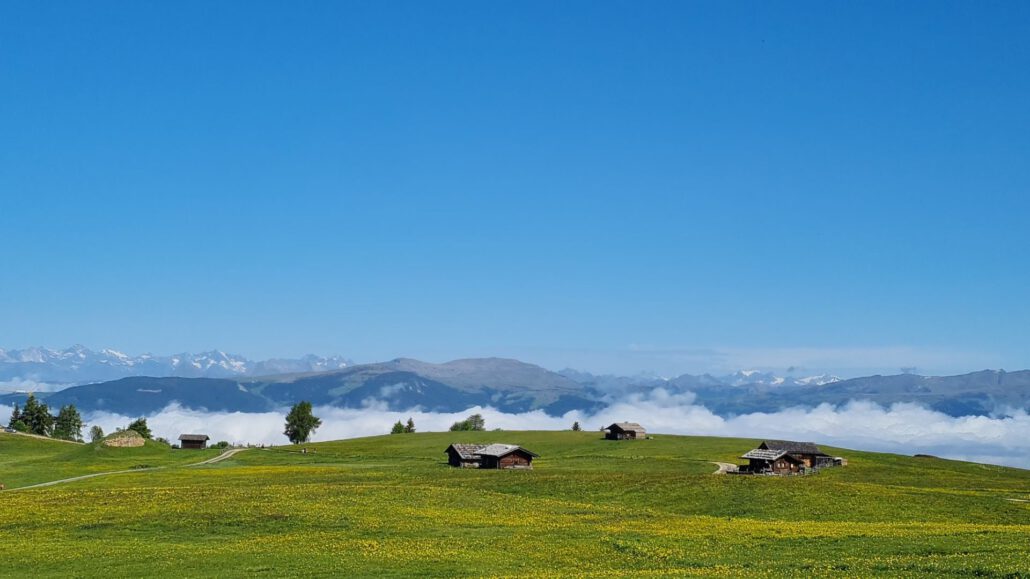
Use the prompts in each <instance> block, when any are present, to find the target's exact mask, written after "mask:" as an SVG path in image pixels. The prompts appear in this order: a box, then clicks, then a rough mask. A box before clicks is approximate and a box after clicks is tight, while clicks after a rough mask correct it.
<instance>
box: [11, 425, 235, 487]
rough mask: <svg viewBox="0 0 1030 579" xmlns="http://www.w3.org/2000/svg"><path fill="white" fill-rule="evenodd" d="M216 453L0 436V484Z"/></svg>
mask: <svg viewBox="0 0 1030 579" xmlns="http://www.w3.org/2000/svg"><path fill="white" fill-rule="evenodd" d="M218 453H219V451H216V450H203V451H199V452H198V451H193V453H192V454H191V453H187V452H173V451H172V449H171V448H169V447H168V445H165V444H161V443H158V442H153V441H147V443H146V445H144V446H142V447H139V448H109V447H105V446H101V445H93V444H77V443H72V442H60V441H55V440H50V439H46V438H39V437H34V436H23V435H19V434H7V433H0V483H2V484H4V485H6V486H7V488H15V487H21V486H26V485H30V484H35V483H42V482H46V481H52V480H57V479H64V478H70V477H74V476H80V475H85V474H90V473H95V472H107V471H113V470H125V469H133V468H147V467H155V466H175V465H181V464H187V463H192V462H200V461H202V460H204V459H206V458H212V457H215V456H218Z"/></svg>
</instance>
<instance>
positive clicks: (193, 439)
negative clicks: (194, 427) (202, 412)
mask: <svg viewBox="0 0 1030 579" xmlns="http://www.w3.org/2000/svg"><path fill="white" fill-rule="evenodd" d="M209 440H211V438H210V437H209V436H208V435H206V434H180V435H179V447H180V448H191V449H197V450H200V449H204V448H207V441H209Z"/></svg>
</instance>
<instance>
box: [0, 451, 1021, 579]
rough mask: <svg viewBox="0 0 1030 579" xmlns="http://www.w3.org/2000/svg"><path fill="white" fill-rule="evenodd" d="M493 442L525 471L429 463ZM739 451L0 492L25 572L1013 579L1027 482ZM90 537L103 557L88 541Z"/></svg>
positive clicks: (312, 464) (285, 461)
mask: <svg viewBox="0 0 1030 579" xmlns="http://www.w3.org/2000/svg"><path fill="white" fill-rule="evenodd" d="M450 442H510V443H515V444H522V445H524V446H526V447H527V448H529V449H531V450H533V451H535V452H537V453H539V454H540V455H541V456H540V458H539V459H538V460H537V461H536V462H535V468H534V470H532V471H520V472H515V471H477V470H461V469H453V468H450V467H448V466H446V464H445V462H444V454H443V450H444V448H445V447H446V446H447V444H448V443H450ZM755 442H756V441H752V440H739V439H722V438H700V437H678V436H657V437H655V439H654V440H646V441H633V442H610V441H604V440H600V438H599V434H598V433H596V432H578V433H574V432H480V433H427V434H413V435H393V436H382V437H374V438H365V439H354V440H347V441H339V442H329V443H319V444H311V445H306V448H307V449H308V452H307V453H306V454H301V453H299V452H297V450H298V449H297V448H296V447H286V448H281V449H275V450H260V449H254V450H250V451H247V452H244V453H242V454H239V455H236V457H234V458H233V459H231V460H229V461H226V462H225V463H219V464H218V465H213V466H211V467H200V468H191V469H172V470H163V471H151V472H146V473H136V474H128V475H119V476H117V477H108V478H103V479H92V480H89V481H83V482H81V483H72V484H69V485H65V486H63V487H54V488H49V489H33V490H26V491H21V492H15V493H4V494H2V495H0V519H2V520H4V521H5V531H9V533H5V535H6V536H7V537H9V538H7V539H6V540H5V541H2V542H0V557H2V558H3V560H4V561H7V562H9V564H10V565H12V566H14V567H16V568H31V569H33V571H34V573H36V574H37V575H39V576H58V575H63V576H67V575H96V574H100V573H104V574H107V575H116V576H125V575H129V576H136V575H147V576H155V575H156V576H183V575H190V576H197V575H203V576H239V577H243V576H247V577H250V576H253V575H255V574H267V575H269V576H284V575H285V576H296V575H305V576H311V575H316V576H339V575H348V576H371V575H375V576H411V575H420V576H426V575H436V576H527V575H535V576H539V575H551V576H598V577H600V576H605V577H609V576H623V577H640V576H658V575H671V576H683V575H720V576H741V575H755V574H761V573H764V574H766V575H770V576H785V575H788V576H789V575H815V576H821V575H834V574H841V573H843V574H845V575H848V576H870V575H893V576H896V575H899V574H900V575H934V576H986V577H991V576H995V577H1003V576H1017V575H1014V574H1016V573H1025V572H1026V571H1027V559H1026V537H1027V536H1028V533H1030V504H1027V503H1024V502H1018V501H1020V500H1030V494H1028V493H1030V491H1028V489H1030V471H1024V470H1018V469H1007V468H1001V467H990V466H984V465H978V464H970V463H960V462H952V461H942V460H936V459H917V458H911V457H900V456H894V455H883V454H875V453H864V452H857V451H848V450H842V449H830V450H832V451H833V452H835V453H837V452H839V453H842V454H844V455H845V456H847V457H848V458H849V459H850V461H851V464H850V465H849V466H848V467H846V468H842V469H835V470H827V471H823V472H821V473H819V474H817V475H813V476H807V477H790V478H776V477H742V476H730V475H713V474H711V473H712V472H713V471H714V470H715V466H714V465H713V464H711V463H710V462H709V461H713V460H727V461H732V460H733V459H734V457H736V456H737V455H739V454H740V453H741V452H743V451H744V450H746V449H748V448H751V447H752V446H753V445H754V444H755ZM98 532H102V534H103V542H102V548H98V542H97V540H96V536H97V535H96V534H97V533H98Z"/></svg>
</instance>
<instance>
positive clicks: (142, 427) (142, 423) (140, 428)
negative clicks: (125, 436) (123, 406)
mask: <svg viewBox="0 0 1030 579" xmlns="http://www.w3.org/2000/svg"><path fill="white" fill-rule="evenodd" d="M125 430H135V431H136V432H138V433H139V435H140V436H142V437H143V438H146V439H147V440H150V439H151V438H153V433H152V432H150V427H149V426H147V419H146V418H143V417H140V418H137V419H136V420H133V421H132V422H131V423H130V424H129V425H128V426H127V427H125Z"/></svg>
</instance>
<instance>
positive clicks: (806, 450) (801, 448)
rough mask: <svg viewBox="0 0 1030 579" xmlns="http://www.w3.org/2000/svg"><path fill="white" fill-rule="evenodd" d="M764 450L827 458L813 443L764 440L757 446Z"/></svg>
mask: <svg viewBox="0 0 1030 579" xmlns="http://www.w3.org/2000/svg"><path fill="white" fill-rule="evenodd" d="M758 448H760V449H764V450H782V451H785V452H789V453H790V454H818V455H822V456H829V455H827V454H824V453H823V451H821V450H819V447H818V446H816V445H815V443H814V442H794V441H793V440H766V441H765V442H763V443H762V444H760V445H759V446H758Z"/></svg>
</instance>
